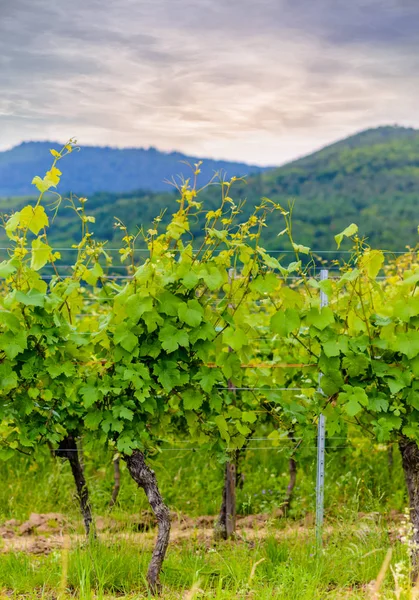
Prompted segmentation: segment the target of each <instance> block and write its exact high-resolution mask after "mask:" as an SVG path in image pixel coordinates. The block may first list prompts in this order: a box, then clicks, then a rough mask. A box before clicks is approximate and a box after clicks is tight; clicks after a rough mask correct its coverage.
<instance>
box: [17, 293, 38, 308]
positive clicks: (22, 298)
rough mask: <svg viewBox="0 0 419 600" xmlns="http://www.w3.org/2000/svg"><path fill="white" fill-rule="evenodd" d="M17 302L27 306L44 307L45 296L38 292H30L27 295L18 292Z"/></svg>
mask: <svg viewBox="0 0 419 600" xmlns="http://www.w3.org/2000/svg"><path fill="white" fill-rule="evenodd" d="M15 298H16V301H17V302H21V303H22V304H25V305H26V306H44V302H45V296H44V294H41V292H38V291H37V290H30V291H29V292H28V293H27V294H24V293H23V292H20V291H19V292H16V296H15Z"/></svg>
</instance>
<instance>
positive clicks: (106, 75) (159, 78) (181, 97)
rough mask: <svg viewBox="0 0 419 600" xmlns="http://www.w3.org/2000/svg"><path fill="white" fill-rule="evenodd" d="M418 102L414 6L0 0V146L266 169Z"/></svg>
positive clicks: (360, 1) (318, 0) (333, 1)
mask: <svg viewBox="0 0 419 600" xmlns="http://www.w3.org/2000/svg"><path fill="white" fill-rule="evenodd" d="M418 98H419V0H70V1H69V0H0V149H6V148H9V147H11V146H13V145H16V144H18V143H20V142H21V141H24V140H57V141H60V142H61V141H63V142H64V141H66V140H67V139H69V138H71V137H75V138H77V140H78V142H79V144H80V145H82V146H83V145H86V144H95V145H107V146H118V147H126V146H141V147H149V146H154V147H157V148H158V149H161V150H167V151H170V150H175V149H176V150H180V151H182V152H185V153H188V154H191V155H194V156H199V157H214V158H224V159H229V160H240V161H247V162H250V163H255V164H261V165H278V164H282V163H285V162H287V161H288V160H291V159H293V158H296V157H299V156H302V155H304V154H307V153H310V152H311V151H313V150H315V149H317V148H320V147H322V146H324V145H326V144H328V143H330V142H332V141H335V140H337V139H339V138H343V137H345V136H347V135H350V134H352V133H355V132H357V131H360V130H362V129H365V128H368V127H375V126H378V125H387V124H396V123H397V124H400V125H408V126H414V127H415V126H416V127H419V110H418V105H419V102H418Z"/></svg>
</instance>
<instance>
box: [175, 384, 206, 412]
mask: <svg viewBox="0 0 419 600" xmlns="http://www.w3.org/2000/svg"><path fill="white" fill-rule="evenodd" d="M181 396H182V400H183V407H184V409H185V410H199V409H200V408H201V406H202V403H203V401H204V397H203V395H202V393H199V391H198V390H193V389H192V390H191V389H189V390H185V391H184V392H182V394H181Z"/></svg>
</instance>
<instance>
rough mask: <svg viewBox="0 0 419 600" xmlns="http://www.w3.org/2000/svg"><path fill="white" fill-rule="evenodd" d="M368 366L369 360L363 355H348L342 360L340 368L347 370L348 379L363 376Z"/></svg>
mask: <svg viewBox="0 0 419 600" xmlns="http://www.w3.org/2000/svg"><path fill="white" fill-rule="evenodd" d="M369 365H370V360H369V358H368V357H367V356H365V355H364V354H353V353H351V352H350V353H348V355H347V356H345V357H344V358H343V360H342V367H343V368H344V369H346V370H347V372H348V374H349V376H350V377H357V376H358V375H363V374H364V373H365V371H366V370H367V369H368V367H369Z"/></svg>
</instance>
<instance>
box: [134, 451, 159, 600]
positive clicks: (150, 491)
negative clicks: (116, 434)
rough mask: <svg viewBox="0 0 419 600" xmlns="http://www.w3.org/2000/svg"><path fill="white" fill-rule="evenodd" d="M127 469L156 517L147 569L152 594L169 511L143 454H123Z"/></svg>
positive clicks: (157, 576)
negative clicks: (155, 530)
mask: <svg viewBox="0 0 419 600" xmlns="http://www.w3.org/2000/svg"><path fill="white" fill-rule="evenodd" d="M124 460H125V462H126V463H127V467H128V471H129V473H130V475H131V477H132V478H133V480H134V481H135V482H136V484H137V485H138V487H140V488H142V489H143V490H144V492H145V494H146V496H147V499H148V501H149V504H150V506H151V508H152V510H153V513H154V514H155V516H156V518H157V523H158V534H157V540H156V544H155V546H154V550H153V554H152V557H151V561H150V564H149V566H148V571H147V581H148V584H149V586H150V590H151V592H152V593H153V594H157V593H159V592H160V590H161V584H160V580H159V575H160V571H161V568H162V565H163V561H164V557H165V556H166V551H167V546H168V545H169V537H170V513H169V509H168V508H167V506H166V505H165V504H164V502H163V498H162V496H161V493H160V490H159V488H158V485H157V479H156V475H155V473H154V471H153V470H152V469H150V467H149V466H148V465H147V464H146V462H145V458H144V454H143V453H142V452H140V450H134V451H133V453H132V454H131V455H130V456H126V455H125V456H124Z"/></svg>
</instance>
